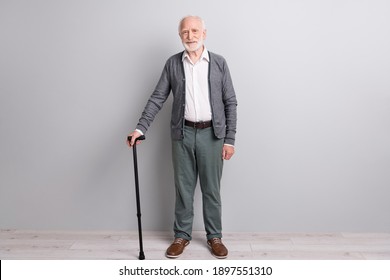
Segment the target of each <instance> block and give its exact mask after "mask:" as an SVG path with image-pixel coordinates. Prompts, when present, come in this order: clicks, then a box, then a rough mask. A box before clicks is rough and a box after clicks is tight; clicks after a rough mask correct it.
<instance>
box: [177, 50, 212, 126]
mask: <svg viewBox="0 0 390 280" xmlns="http://www.w3.org/2000/svg"><path fill="white" fill-rule="evenodd" d="M182 61H183V66H184V74H185V79H186V107H185V112H184V118H185V119H186V120H189V121H192V122H200V121H210V120H211V118H212V117H211V106H210V97H209V81H208V76H209V61H210V59H209V53H208V51H207V49H206V47H205V48H204V50H203V53H202V56H201V57H200V58H199V60H198V61H197V62H196V63H195V64H194V63H193V62H192V61H191V58H190V56H189V55H188V53H187V52H184V53H183V57H182Z"/></svg>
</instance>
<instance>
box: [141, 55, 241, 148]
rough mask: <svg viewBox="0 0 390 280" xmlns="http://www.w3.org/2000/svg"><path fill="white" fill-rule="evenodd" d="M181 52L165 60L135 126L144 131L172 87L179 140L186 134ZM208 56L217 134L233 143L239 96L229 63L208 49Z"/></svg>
mask: <svg viewBox="0 0 390 280" xmlns="http://www.w3.org/2000/svg"><path fill="white" fill-rule="evenodd" d="M182 55H183V52H180V53H177V54H175V55H173V56H171V57H170V58H169V59H168V60H167V62H166V63H165V67H164V70H163V72H162V74H161V77H160V80H159V82H158V83H157V86H156V88H155V90H154V91H153V93H152V95H151V96H150V98H149V100H148V102H147V103H146V106H145V109H144V111H143V112H142V115H141V118H140V119H139V122H138V124H137V127H136V128H137V129H139V130H141V131H142V132H143V133H144V134H145V133H146V131H147V130H148V128H149V126H150V125H151V123H152V122H153V120H154V118H155V116H156V115H157V113H158V112H159V111H160V109H161V108H162V106H163V104H164V102H165V101H166V100H167V98H168V96H169V94H170V92H171V91H172V94H173V106H172V118H171V137H172V139H173V140H180V139H183V137H184V134H183V129H184V109H185V88H186V87H185V75H184V67H183V62H182ZM209 57H210V62H209V93H210V103H211V112H212V121H213V128H214V134H215V136H216V137H217V138H219V139H222V138H224V143H225V144H231V145H234V141H235V134H236V123H237V99H236V94H235V92H234V88H233V83H232V79H231V77H230V72H229V69H228V66H227V63H226V61H225V59H224V58H223V57H222V56H220V55H217V54H214V53H212V52H209Z"/></svg>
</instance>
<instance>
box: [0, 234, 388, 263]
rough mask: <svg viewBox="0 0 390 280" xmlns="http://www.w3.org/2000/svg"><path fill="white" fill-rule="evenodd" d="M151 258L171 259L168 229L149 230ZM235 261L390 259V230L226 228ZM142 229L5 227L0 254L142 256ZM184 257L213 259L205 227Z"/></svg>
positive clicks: (146, 241)
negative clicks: (230, 230) (264, 230)
mask: <svg viewBox="0 0 390 280" xmlns="http://www.w3.org/2000/svg"><path fill="white" fill-rule="evenodd" d="M143 239H144V251H145V255H146V259H151V260H158V259H166V258H165V256H164V253H165V250H166V248H167V247H168V246H169V244H170V243H171V241H172V234H171V233H169V232H151V231H148V232H144V233H143ZM223 241H224V243H225V245H226V246H227V248H228V249H229V257H228V259H231V260H239V259H248V260H249V259H256V260H261V259H268V260H270V259H271V260H285V259H298V260H312V259H313V260H343V259H352V260H360V259H371V260H379V259H386V260H390V233H315V234H314V233H313V234H307V233H242V232H240V233H225V234H224V238H223ZM138 252H139V246H138V232H130V231H128V232H126V231H123V232H101V231H99V232H97V231H96V232H95V231H90V232H73V231H72V232H71V231H26V230H0V259H2V260H11V259H17V260H21V259H24V260H31V259H43V260H49V259H55V260H65V259H74V260H82V259H95V260H96V259H102V260H103V259H121V260H133V259H134V260H135V259H137V257H138ZM180 259H198V260H207V259H214V257H213V256H212V255H211V254H210V252H209V249H208V248H207V246H206V242H205V236H204V233H203V232H194V234H193V240H192V241H191V244H190V245H189V246H188V247H187V248H186V250H185V252H184V253H183V255H182V256H181V257H180Z"/></svg>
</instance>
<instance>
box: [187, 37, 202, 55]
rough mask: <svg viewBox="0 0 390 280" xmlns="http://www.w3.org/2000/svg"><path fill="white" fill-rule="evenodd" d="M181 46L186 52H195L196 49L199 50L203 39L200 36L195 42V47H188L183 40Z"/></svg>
mask: <svg viewBox="0 0 390 280" xmlns="http://www.w3.org/2000/svg"><path fill="white" fill-rule="evenodd" d="M183 46H184V48H185V49H186V51H187V52H196V51H197V50H199V49H200V48H201V47H202V46H203V39H202V38H201V39H199V40H198V43H197V44H196V46H195V47H190V46H189V45H187V44H186V43H184V42H183Z"/></svg>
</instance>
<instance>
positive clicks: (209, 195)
mask: <svg viewBox="0 0 390 280" xmlns="http://www.w3.org/2000/svg"><path fill="white" fill-rule="evenodd" d="M222 148H223V139H218V138H216V137H215V135H214V132H213V128H212V127H209V128H204V129H196V128H191V127H188V126H185V127H184V139H182V140H173V141H172V158H173V167H174V175H175V188H176V203H175V222H174V232H175V237H181V238H184V239H187V240H191V238H192V236H191V235H192V224H193V218H194V207H193V204H194V192H195V187H196V184H197V180H198V177H199V182H200V187H201V191H202V203H203V221H204V226H205V230H206V234H207V239H210V238H213V237H218V238H221V237H222V222H221V196H220V181H221V176H222V169H223V159H222Z"/></svg>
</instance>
